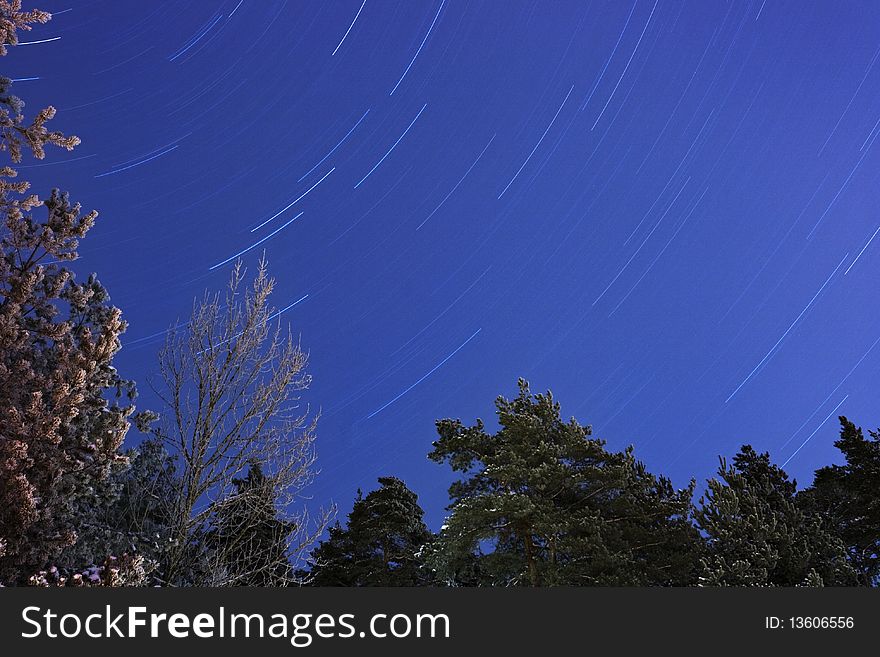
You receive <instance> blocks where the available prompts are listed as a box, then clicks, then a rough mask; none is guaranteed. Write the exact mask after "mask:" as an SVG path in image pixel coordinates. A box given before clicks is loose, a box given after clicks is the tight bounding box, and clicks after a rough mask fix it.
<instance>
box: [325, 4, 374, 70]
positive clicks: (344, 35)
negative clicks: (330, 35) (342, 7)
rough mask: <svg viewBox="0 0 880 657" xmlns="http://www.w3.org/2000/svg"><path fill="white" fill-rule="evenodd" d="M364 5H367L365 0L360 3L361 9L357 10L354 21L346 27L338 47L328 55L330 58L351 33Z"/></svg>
mask: <svg viewBox="0 0 880 657" xmlns="http://www.w3.org/2000/svg"><path fill="white" fill-rule="evenodd" d="M365 4H367V0H364V1H363V2H362V3H361V8H360V9H358V11H357V13H356V14H355V15H354V20H353V21H352V22H351V25H349V26H348V29H347V30H346V31H345V34H343V35H342V39H341V40H340V41H339V45H337V46H336V47H335V48H334V49H333V52H331V53H330V56H331V57H332V56H333V55H335V54H336V51H337V50H339V49H340V48H341V47H342V42H343V41H345V39H346V37H347V36H348V33H349V32H351V28H353V27H354V24H355V22H356V21H357V19H358V16H360V15H361V11H363V9H364V5H365Z"/></svg>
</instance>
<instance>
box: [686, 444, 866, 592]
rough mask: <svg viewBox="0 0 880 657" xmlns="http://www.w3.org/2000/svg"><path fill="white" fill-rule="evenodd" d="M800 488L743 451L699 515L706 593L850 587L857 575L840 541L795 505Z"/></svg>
mask: <svg viewBox="0 0 880 657" xmlns="http://www.w3.org/2000/svg"><path fill="white" fill-rule="evenodd" d="M796 490H797V484H796V483H795V482H794V481H791V480H789V478H788V475H787V474H786V473H785V472H784V471H783V470H782V469H781V468H779V467H778V466H776V465H773V464H772V463H771V462H770V456H769V454H766V453H764V454H758V453H757V452H756V451H755V450H754V449H753V448H752V447H751V446H750V445H744V446H743V447H742V448H741V449H740V451H739V452H738V453H737V454H736V456H734V457H733V461H732V463H730V464H728V462H727V461H726V460H725V459H722V460H721V465H720V467H719V468H718V478H717V479H712V480H710V481H709V488H708V490H707V492H706V494H705V495H704V497H703V498H702V499H701V500H700V506H699V508H698V509H697V512H696V520H697V525H698V526H699V528H700V529H701V531H702V532H703V533H704V534H705V536H706V544H707V552H708V554H707V555H706V557H705V559H704V560H703V572H702V574H701V582H702V583H703V584H705V585H710V586H822V585H825V586H847V585H853V584H855V583H856V573H855V571H854V569H853V568H852V566H851V565H850V564H849V563H848V561H847V554H846V550H845V548H844V544H843V542H842V541H841V540H840V538H839V537H837V536H835V535H834V533H833V529H832V528H831V527H826V526H825V523H824V522H823V519H822V518H821V517H817V516H815V515H811V514H808V513H805V512H804V511H803V510H802V509H801V508H800V507H799V506H798V503H797V500H796V498H795V491H796Z"/></svg>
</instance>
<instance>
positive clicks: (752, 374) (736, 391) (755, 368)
mask: <svg viewBox="0 0 880 657" xmlns="http://www.w3.org/2000/svg"><path fill="white" fill-rule="evenodd" d="M848 257H849V253H848V252H847V254H846V255H845V256H843V259H842V260H841V261H840V262H839V263H838V264H837V266H836V267H835V268H834V271H833V272H831V274H830V275H829V276H828V278H826V279H825V282H824V283H822V286H821V287H820V288H819V289H818V291H817V292H816V294H814V295H813V298H812V299H810V301H809V303H807V305H806V306H804V309H803V310H802V311H801V312H800V314H799V315H798V316H797V317H795V319H794V321H793V322H792V323H791V324H790V325H789V327H788V328H787V329H785V332H784V333H783V334H782V336H780V338H779V339H778V340H777V341H776V343H775V344H774V345H773V346H772V347H770V351H768V352H767V353H766V355H765V356H764V357H763V358H762V359H761V361H760V362H759V363H758V364H757V365H755V367H754V368H753V369H752V371H751V372H749V374H748V376H747V377H746V378H745V379H743V381H742V383H740V384H739V385H738V386H737V387H736V390H734V391H733V392H732V393H730V396H729V397H728V398H727V399H725V400H724V403H725V404H726V403H727V402H729V401H730V400H731V399H733V397H734V395H736V393H738V392H739V391H740V388H742V387H743V386H744V385H745V384H746V383H748V382H749V380H750V379H751V378H752V377H753V376H754V375H755V372H757V371H758V370H759V369H760V368H761V366H762V365H763V364H764V363H766V362H767V359H768V358H770V356H771V355H772V354H773V353H774V352H775V351H776V347H778V346H779V345H780V344H781V343H782V341H783V340H784V339H785V336H787V335H788V334H789V333H790V332H791V330H792V329H793V328H794V327H795V325H796V324H797V323H798V322H799V321H800V319H801V317H803V316H804V315H805V314H806V312H807V311H808V310H809V309H810V306H812V305H813V302H814V301H816V299H817V298H818V297H819V295H820V294H821V293H822V290H824V289H825V287H826V286H827V285H828V283H830V282H831V279H832V278H834V274H836V273H837V271H838V270H839V269H840V268H841V267H842V266H843V263H844V261H845V260H846V259H847V258H848Z"/></svg>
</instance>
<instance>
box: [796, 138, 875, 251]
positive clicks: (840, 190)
mask: <svg viewBox="0 0 880 657" xmlns="http://www.w3.org/2000/svg"><path fill="white" fill-rule="evenodd" d="M869 150H870V149H869V148H866V149H865V151H864V152H863V153H862V156H861V157H860V158H859V161H858V162H856V165H855V166H854V167H853V168H852V171H850V172H849V175H848V176H847V177H846V180H844V181H843V184H842V185H841V186H840V189H838V190H837V193H836V194H835V195H834V198H833V199H831V203H829V204H828V207H826V208H825V212H823V213H822V216H820V217H819V220H818V221H817V222H816V223H815V224H814V225H813V227H812V228H811V229H810V232H809V233H808V234H807V239H808V240H809V239H810V238H812V237H813V233H815V232H816V229H817V228H818V227H819V224H821V223H822V220H823V219H825V215H827V214H828V213H829V212H831V208H833V207H834V204H835V203H836V202H837V199H838V197H839V196H840V195H841V194H842V193H843V190H844V189H846V186H847V185H848V184H849V181H850V180H851V179H852V177H853V174H855V172H856V169H858V168H859V165H860V164H861V163H862V160H864V159H865V155H867V154H868V151H869Z"/></svg>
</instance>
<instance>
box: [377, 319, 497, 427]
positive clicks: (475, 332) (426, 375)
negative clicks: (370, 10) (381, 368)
mask: <svg viewBox="0 0 880 657" xmlns="http://www.w3.org/2000/svg"><path fill="white" fill-rule="evenodd" d="M482 330H483V329H482V328H478V329H477V330H476V331H474V333H473V334H472V335H471V337H469V338H468V339H467V340H465V341H464V342H462V343H461V344H460V345H459V346H458V347H456V349H455V351H453V352H452V353H451V354H449V355H448V356H447V357H446V358H444V359H443V360H441V361H440V362H439V363H437V364H436V365H435V366H434V367H433V368H431V370H430V371H429V372H428V373H427V374H425V375H424V376H423V377H422V378H421V379H419V380H418V381H416V382H415V383H413V384H412V385H411V386H410V387H409V388H407V389H406V390H404V391H403V392H402V393H400V394H399V395H397V397H395V398H394V399H392V400H391V401H389V402H388V403H386V404H383V405H382V406H380V407H379V408H377V409H376V410H375V411H373V412H372V413H370V414H369V415H368V416H367V417H366V418H365V419H367V420H369V419H370V418H372V417H373V416H375V415H378V414H379V413H381V412H382V411H384V410H385V409H386V408H388V407H389V406H391V404H393V403H394V402H396V401H397V400H398V399H400V398H401V397H403V396H404V395H405V394H406V393H408V392H409V391H410V390H412V389H413V388H415V387H416V386H417V385H419V384H420V383H421V382H422V381H424V380H425V379H427V378H428V377H429V376H431V375H432V374H433V373H434V372H436V371H437V370H439V369H440V368H441V367H442V366H443V365H444V364H446V362H447V361H449V359H450V358H452V357H453V356H455V354H457V353H458V352H459V351H461V350H462V349H464V348H465V346H467V344H468V343H469V342H470V341H471V340H473V339H474V338H475V337H477V334H478V333H479V332H480V331H482Z"/></svg>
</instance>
